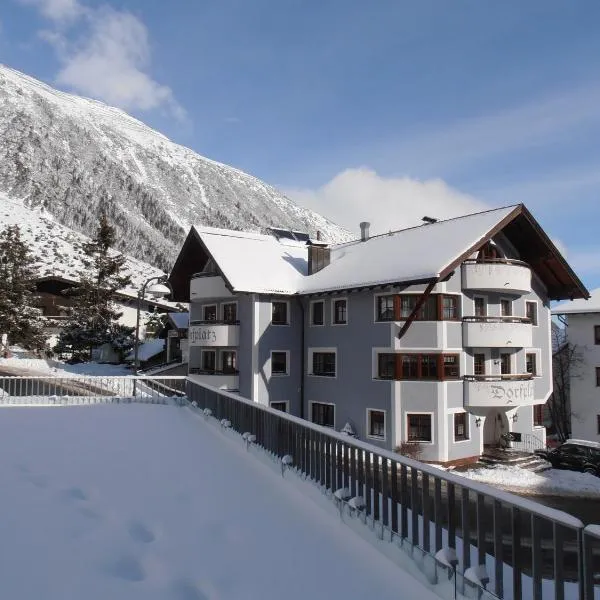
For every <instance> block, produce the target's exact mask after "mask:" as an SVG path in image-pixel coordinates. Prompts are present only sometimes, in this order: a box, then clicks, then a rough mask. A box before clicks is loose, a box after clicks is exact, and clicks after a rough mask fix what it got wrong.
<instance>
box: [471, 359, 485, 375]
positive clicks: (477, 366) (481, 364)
mask: <svg viewBox="0 0 600 600" xmlns="http://www.w3.org/2000/svg"><path fill="white" fill-rule="evenodd" d="M473 373H474V374H475V375H485V354H474V355H473Z"/></svg>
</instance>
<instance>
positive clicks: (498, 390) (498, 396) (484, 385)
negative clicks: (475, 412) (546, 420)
mask: <svg viewBox="0 0 600 600" xmlns="http://www.w3.org/2000/svg"><path fill="white" fill-rule="evenodd" d="M464 380H465V381H464V405H465V408H468V407H471V408H490V407H496V408H509V409H510V408H512V407H518V406H531V405H532V404H534V403H535V394H534V381H533V376H532V375H531V374H530V373H524V374H522V375H465V377H464Z"/></svg>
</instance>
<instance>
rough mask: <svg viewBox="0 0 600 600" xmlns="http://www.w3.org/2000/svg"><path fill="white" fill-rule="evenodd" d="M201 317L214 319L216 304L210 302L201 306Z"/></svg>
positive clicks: (207, 319)
mask: <svg viewBox="0 0 600 600" xmlns="http://www.w3.org/2000/svg"><path fill="white" fill-rule="evenodd" d="M203 311H204V312H203V319H204V320H205V321H216V320H217V305H216V304H210V305H208V306H205V307H204V308H203Z"/></svg>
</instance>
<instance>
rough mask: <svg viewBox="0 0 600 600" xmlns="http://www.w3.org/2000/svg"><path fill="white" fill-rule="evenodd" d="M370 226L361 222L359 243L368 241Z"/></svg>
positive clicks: (365, 222)
mask: <svg viewBox="0 0 600 600" xmlns="http://www.w3.org/2000/svg"><path fill="white" fill-rule="evenodd" d="M370 226H371V223H368V222H367V221H363V222H362V223H361V224H360V241H361V242H366V241H367V240H368V239H369V227H370Z"/></svg>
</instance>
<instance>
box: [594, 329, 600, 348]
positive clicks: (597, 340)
mask: <svg viewBox="0 0 600 600" xmlns="http://www.w3.org/2000/svg"><path fill="white" fill-rule="evenodd" d="M594 344H596V345H599V344H600V325H594Z"/></svg>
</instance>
